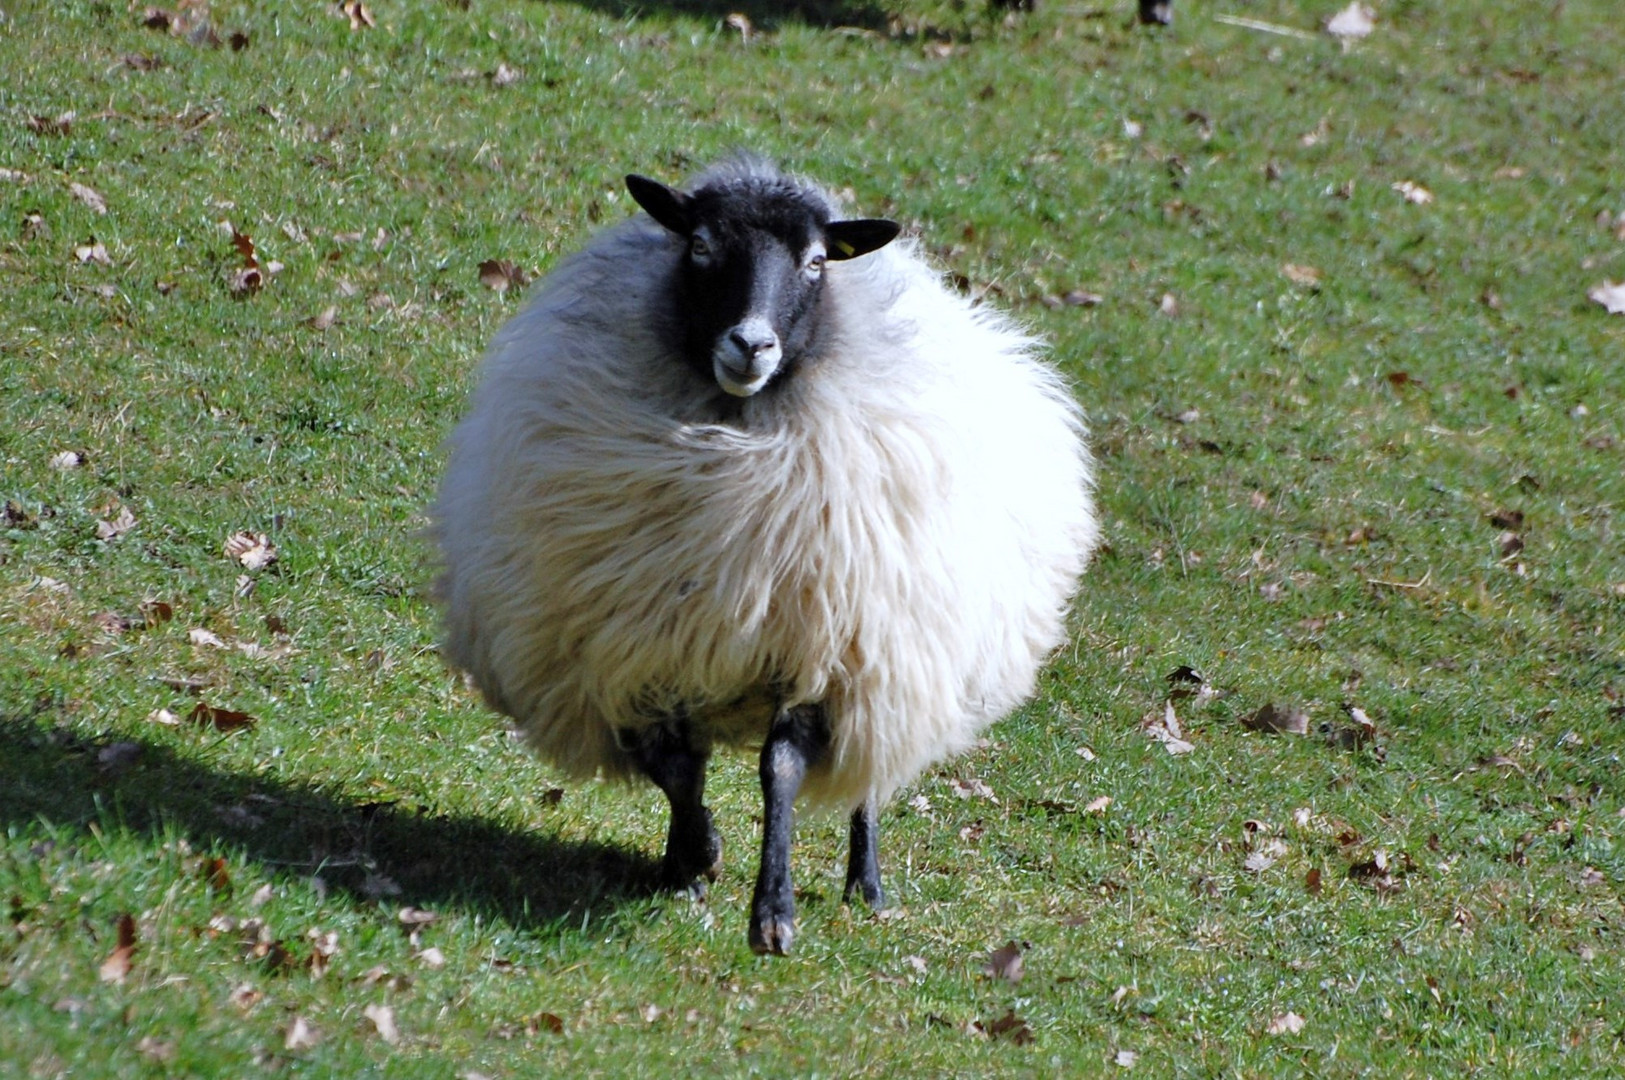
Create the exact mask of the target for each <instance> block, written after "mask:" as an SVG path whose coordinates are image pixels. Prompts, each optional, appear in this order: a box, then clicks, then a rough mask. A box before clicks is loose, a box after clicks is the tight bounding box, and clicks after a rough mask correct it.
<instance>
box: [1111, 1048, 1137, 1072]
mask: <svg viewBox="0 0 1625 1080" xmlns="http://www.w3.org/2000/svg"><path fill="white" fill-rule="evenodd" d="M1139 1060H1140V1055H1139V1054H1137V1053H1135V1052H1134V1051H1133V1050H1119V1051H1118V1052H1117V1053H1116V1054H1114V1055H1113V1056H1112V1064H1114V1065H1116V1066H1117V1067H1118V1068H1121V1069H1132V1068H1134V1063H1135V1062H1136V1061H1139Z"/></svg>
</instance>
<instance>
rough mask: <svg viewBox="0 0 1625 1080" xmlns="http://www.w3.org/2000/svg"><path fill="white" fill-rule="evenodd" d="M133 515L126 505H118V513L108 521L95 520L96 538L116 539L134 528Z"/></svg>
mask: <svg viewBox="0 0 1625 1080" xmlns="http://www.w3.org/2000/svg"><path fill="white" fill-rule="evenodd" d="M135 525H136V521H135V515H134V514H133V513H131V512H130V508H129V507H128V506H121V507H119V512H118V515H117V516H115V517H114V518H112V519H111V520H109V521H98V522H96V539H98V540H117V539H118V538H119V537H121V536H123V535H124V534H125V533H127V532H129V531H130V530H131V529H133V528H135Z"/></svg>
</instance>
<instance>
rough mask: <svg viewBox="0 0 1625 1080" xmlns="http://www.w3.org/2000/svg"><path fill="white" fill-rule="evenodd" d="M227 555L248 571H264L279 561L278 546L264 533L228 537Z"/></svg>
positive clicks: (242, 533)
mask: <svg viewBox="0 0 1625 1080" xmlns="http://www.w3.org/2000/svg"><path fill="white" fill-rule="evenodd" d="M224 550H225V554H226V558H228V559H235V560H236V561H237V562H239V563H241V564H242V565H243V567H244V568H245V569H247V570H264V569H265V568H266V567H268V566H270V565H271V564H272V563H274V562H276V560H277V549H276V545H275V544H273V543H271V538H270V537H269V536H266V535H265V534H264V533H255V532H235V533H232V534H231V535H230V536H228V537H226V543H225V548H224Z"/></svg>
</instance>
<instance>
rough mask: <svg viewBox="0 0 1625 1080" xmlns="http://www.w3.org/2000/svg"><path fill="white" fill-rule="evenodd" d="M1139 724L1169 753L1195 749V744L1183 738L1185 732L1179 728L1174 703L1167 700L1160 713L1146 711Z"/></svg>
mask: <svg viewBox="0 0 1625 1080" xmlns="http://www.w3.org/2000/svg"><path fill="white" fill-rule="evenodd" d="M1140 726H1141V727H1142V728H1143V729H1144V730H1145V733H1146V735H1147V736H1148V737H1150V738H1151V739H1152V740H1154V741H1156V742H1160V743H1161V744H1162V745H1163V749H1165V750H1167V751H1168V752H1169V753H1170V754H1188V753H1190V752H1191V751H1192V750H1195V749H1196V744H1195V743H1191V742H1187V741H1186V740H1185V733H1184V732H1183V731H1181V730H1180V727H1179V717H1178V716H1177V715H1175V714H1174V703H1173V702H1171V701H1170V702H1168V703H1167V704H1166V705H1165V706H1163V710H1162V715H1160V716H1159V715H1157V714H1156V713H1154V712H1152V713H1147V714H1146V715H1145V718H1144V719H1143V720H1141V721H1140Z"/></svg>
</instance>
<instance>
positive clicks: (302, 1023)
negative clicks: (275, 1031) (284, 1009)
mask: <svg viewBox="0 0 1625 1080" xmlns="http://www.w3.org/2000/svg"><path fill="white" fill-rule="evenodd" d="M321 1041H322V1036H321V1033H320V1032H318V1031H317V1030H316V1029H315V1028H314V1027H313V1026H311V1023H310V1021H308V1020H306V1019H305V1018H304V1017H303V1016H295V1017H294V1018H293V1019H292V1020H291V1021H289V1022H288V1028H287V1031H285V1032H284V1033H283V1037H282V1048H283V1049H284V1050H309V1049H310V1048H311V1047H313V1046H315V1045H316V1044H317V1043H319V1042H321Z"/></svg>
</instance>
